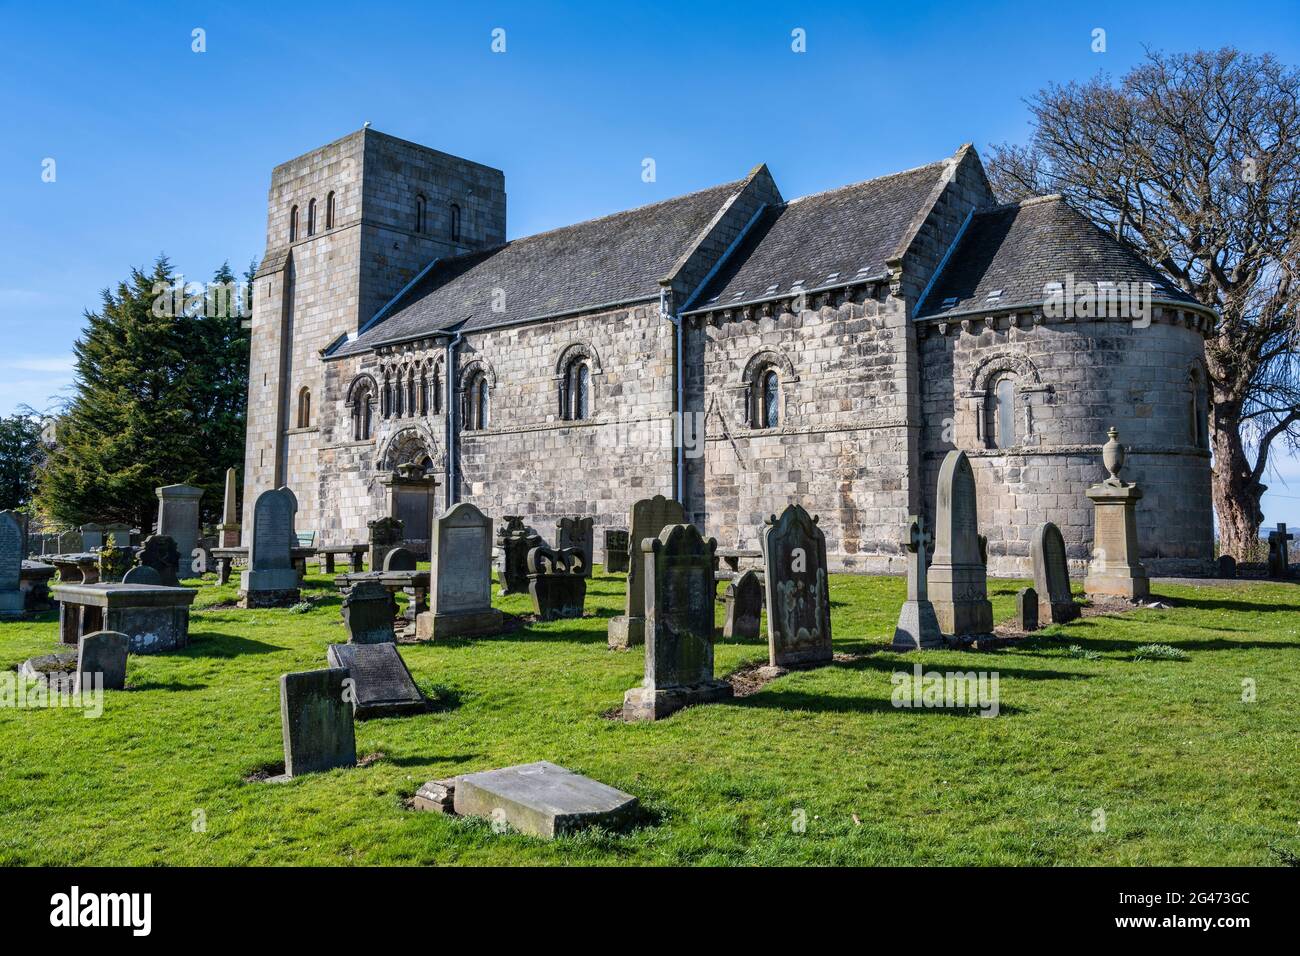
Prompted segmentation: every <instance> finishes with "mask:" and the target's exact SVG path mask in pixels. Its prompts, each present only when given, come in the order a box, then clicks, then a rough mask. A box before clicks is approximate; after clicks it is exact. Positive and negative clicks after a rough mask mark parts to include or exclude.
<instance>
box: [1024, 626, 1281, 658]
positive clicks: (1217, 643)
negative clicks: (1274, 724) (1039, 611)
mask: <svg viewBox="0 0 1300 956" xmlns="http://www.w3.org/2000/svg"><path fill="white" fill-rule="evenodd" d="M1095 626H1096V625H1094V624H1093V623H1092V622H1090V621H1075V622H1073V623H1072V624H1071V625H1070V628H1071V629H1070V631H1069V632H1068V633H1065V634H1045V635H1043V636H1041V637H1027V638H1025V639H1024V641H1022V642H1021V643H1020V644H1019V645H1018V646H1017V647H1016V648H1015V649H1016V650H1020V651H1024V652H1026V653H1029V654H1033V653H1034V652H1035V651H1043V650H1049V651H1051V650H1054V651H1060V650H1064V649H1065V648H1067V647H1069V646H1070V645H1071V644H1077V645H1079V647H1081V648H1083V649H1084V650H1089V651H1134V650H1137V649H1138V648H1139V647H1145V646H1147V645H1148V644H1152V643H1157V644H1168V645H1169V646H1170V647H1176V648H1178V649H1180V650H1185V651H1257V650H1280V649H1285V648H1300V641H1262V640H1243V641H1235V640H1230V639H1229V638H1225V637H1216V638H1208V639H1203V640H1202V639H1197V638H1187V639H1183V640H1174V639H1162V640H1157V641H1152V640H1150V639H1146V640H1144V639H1141V638H1123V637H1085V636H1082V635H1080V633H1079V630H1080V629H1082V628H1088V627H1095ZM1214 630H1216V631H1221V630H1223V629H1221V628H1215V629H1214ZM1250 633H1256V631H1250Z"/></svg>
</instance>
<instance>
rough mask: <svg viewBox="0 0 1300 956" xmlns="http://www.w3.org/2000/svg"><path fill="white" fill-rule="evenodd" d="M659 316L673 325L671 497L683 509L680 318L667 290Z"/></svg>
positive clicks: (683, 384) (683, 411)
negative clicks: (674, 395) (673, 461)
mask: <svg viewBox="0 0 1300 956" xmlns="http://www.w3.org/2000/svg"><path fill="white" fill-rule="evenodd" d="M659 316H660V318H664V319H667V320H668V321H669V322H671V323H672V324H673V351H674V353H675V355H674V358H673V364H674V376H675V377H676V379H677V398H676V404H675V405H674V407H673V411H674V413H675V414H676V416H677V419H676V421H674V423H673V444H674V445H676V446H677V447H676V452H675V454H676V468H675V469H674V471H675V472H676V474H675V476H674V477H675V479H676V480H675V481H674V485H675V488H674V491H673V497H675V498H676V499H677V500H678V502H680V503H681V506H682V507H683V508H685V507H686V443H685V441H684V440H683V439H684V437H685V432H686V425H685V423H684V422H683V421H682V419H683V417H684V416H685V415H686V377H685V375H684V374H683V369H684V363H683V359H682V345H683V341H682V317H681V316H680V315H678V314H677V313H676V312H670V311H669V310H668V290H667V289H664V288H661V289H660V290H659Z"/></svg>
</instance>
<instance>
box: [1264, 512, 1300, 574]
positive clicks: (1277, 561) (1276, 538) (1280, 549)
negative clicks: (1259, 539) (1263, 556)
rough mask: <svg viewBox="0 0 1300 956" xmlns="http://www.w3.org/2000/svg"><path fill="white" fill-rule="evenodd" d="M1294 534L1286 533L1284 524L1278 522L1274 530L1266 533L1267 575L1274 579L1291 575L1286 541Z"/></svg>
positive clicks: (1292, 537)
mask: <svg viewBox="0 0 1300 956" xmlns="http://www.w3.org/2000/svg"><path fill="white" fill-rule="evenodd" d="M1294 538H1295V535H1293V534H1289V533H1287V530H1286V525H1284V524H1280V523H1279V524H1278V526H1277V530H1276V531H1270V532H1269V533H1268V576H1269V577H1270V578H1273V579H1274V580H1276V581H1285V580H1286V579H1287V578H1289V577H1290V576H1291V555H1290V553H1289V550H1288V548H1287V542H1288V541H1291V540H1293V539H1294Z"/></svg>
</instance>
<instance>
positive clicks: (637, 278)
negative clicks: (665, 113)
mask: <svg viewBox="0 0 1300 956" xmlns="http://www.w3.org/2000/svg"><path fill="white" fill-rule="evenodd" d="M744 182H745V181H744V180H739V181H736V182H731V183H724V184H722V185H720V186H712V187H710V188H708V189H702V190H700V191H698V192H694V193H689V194H687V195H685V196H678V197H677V198H675V199H667V200H664V201H663V202H658V203H653V204H652V205H649V206H641V207H640V208H638V209H631V210H627V211H626V212H620V213H615V214H614V215H611V216H604V217H602V218H600V219H592V220H589V221H587V222H581V223H578V224H577V225H573V226H565V227H563V228H561V229H553V230H551V231H550V232H543V233H539V234H537V235H534V236H528V237H526V238H522V239H515V240H513V241H511V242H507V243H506V244H504V245H501V246H497V247H495V248H493V249H488V250H484V251H480V252H472V253H468V254H466V255H462V256H456V257H453V258H448V259H442V260H439V261H437V262H435V263H434V264H433V265H432V267H431V268H429V269H428V270H427V271H426V272H425V273H424V274H423V275H421V276H419V277H418V278H417V279H416V281H414V282H413V283H412V284H411V286H410V287H409V288H407V289H406V290H405V291H404V292H403V293H402V294H401V295H400V297H399V299H398V300H397V301H395V302H392V303H389V305H388V306H387V307H386V308H385V310H384V312H383V313H381V317H380V320H379V321H378V322H374V323H373V324H371V325H370V327H369V328H364V330H363V331H362V332H361V334H360V335H358V336H357V337H356V338H355V339H353V340H352V341H350V342H346V341H345V342H344V343H342V344H341V345H340V346H339V347H338V348H337V349H336V350H335V351H334V352H333V353H332V354H334V355H346V354H349V353H352V352H359V351H365V350H367V349H370V348H373V347H374V346H375V345H378V344H381V343H385V342H396V341H403V340H406V339H412V338H418V337H420V336H422V335H428V334H432V333H434V332H438V331H444V330H448V329H452V328H455V327H457V326H460V328H461V330H462V331H469V330H472V329H477V328H486V327H489V326H497V325H508V324H513V323H516V322H527V321H532V320H536V319H542V318H547V317H550V316H556V315H564V314H568V313H573V312H579V311H584V310H588V309H595V308H599V307H602V306H615V305H622V304H627V303H632V302H639V301H646V300H649V299H653V298H657V297H658V295H659V290H660V285H659V280H660V279H662V278H663V277H664V276H665V275H666V274H667V273H668V272H669V271H670V270H671V268H672V266H673V264H674V263H675V262H676V261H677V260H678V258H679V257H680V256H681V255H682V253H683V251H684V250H685V249H686V248H687V247H688V246H689V245H690V244H691V243H692V242H693V241H694V240H695V239H696V237H697V236H698V235H699V233H700V232H701V231H702V230H703V229H704V228H705V227H706V226H708V225H709V223H710V222H712V221H713V219H714V217H715V215H716V214H717V212H718V210H719V209H720V208H721V207H722V205H723V204H724V203H725V202H726V201H727V200H728V199H729V198H731V196H733V195H735V194H736V193H737V192H738V191H739V190H740V189H741V188H742V187H743V186H744ZM498 290H500V291H498ZM494 303H500V305H501V306H503V308H502V310H501V311H493V305H494ZM462 323H463V324H462Z"/></svg>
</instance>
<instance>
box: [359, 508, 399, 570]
mask: <svg viewBox="0 0 1300 956" xmlns="http://www.w3.org/2000/svg"><path fill="white" fill-rule="evenodd" d="M366 527H367V528H368V529H369V531H370V553H369V555H368V560H369V562H370V570H371V571H378V570H379V569H380V568H382V567H383V566H384V558H386V557H387V556H388V552H389V551H391V550H393V548H396V547H397V546H398V545H399V544H401V543H402V522H400V521H398V520H397V519H396V518H377V519H376V520H374V521H367V522H366Z"/></svg>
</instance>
